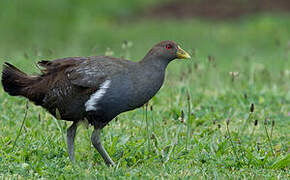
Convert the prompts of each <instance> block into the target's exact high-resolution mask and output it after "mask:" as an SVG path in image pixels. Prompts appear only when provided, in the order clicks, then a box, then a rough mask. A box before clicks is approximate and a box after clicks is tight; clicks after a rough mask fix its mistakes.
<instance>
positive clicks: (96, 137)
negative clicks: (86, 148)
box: [91, 128, 115, 166]
mask: <svg viewBox="0 0 290 180" xmlns="http://www.w3.org/2000/svg"><path fill="white" fill-rule="evenodd" d="M100 132H101V130H100V129H97V128H95V129H94V131H93V133H92V137H91V141H92V143H93V145H94V147H95V148H96V149H97V150H98V152H99V153H100V154H101V156H102V158H103V159H104V160H105V162H106V164H107V165H108V166H115V163H114V162H113V161H112V159H111V158H110V156H109V154H108V153H107V151H106V150H105V148H104V147H103V146H102V144H101V137H100Z"/></svg>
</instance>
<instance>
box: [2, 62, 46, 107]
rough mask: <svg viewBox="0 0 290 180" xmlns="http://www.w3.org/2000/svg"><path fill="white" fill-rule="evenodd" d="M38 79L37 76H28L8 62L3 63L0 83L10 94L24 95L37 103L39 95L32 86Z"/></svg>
mask: <svg viewBox="0 0 290 180" xmlns="http://www.w3.org/2000/svg"><path fill="white" fill-rule="evenodd" d="M39 80H40V79H39V77H37V76H29V75H27V74H26V73H24V72H22V71H21V70H19V69H18V68H16V67H15V66H13V65H12V64H10V63H8V62H5V64H4V65H3V72H2V80H1V81H2V85H3V88H4V90H5V91H6V92H7V93H8V94H10V95H11V96H24V97H26V98H28V99H29V100H31V101H34V102H35V103H36V104H39V103H38V101H39V100H40V98H41V97H40V96H41V95H40V93H37V92H36V91H37V89H35V88H34V87H35V86H36V83H38V82H39Z"/></svg>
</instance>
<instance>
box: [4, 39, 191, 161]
mask: <svg viewBox="0 0 290 180" xmlns="http://www.w3.org/2000/svg"><path fill="white" fill-rule="evenodd" d="M190 58H191V56H190V55H189V54H188V53H187V52H186V51H184V50H183V49H181V48H180V46H179V45H178V44H177V43H176V42H174V41H172V40H165V41H161V42H159V43H158V44H156V45H155V46H153V48H151V49H150V50H149V51H148V53H147V54H146V55H145V56H144V58H143V59H142V60H140V61H138V62H134V61H129V60H126V59H121V58H114V57H109V56H89V57H67V58H60V59H55V60H51V61H48V60H42V61H39V62H38V65H39V67H40V71H41V73H39V74H38V75H28V74H26V73H25V72H23V71H21V70H19V69H18V68H17V67H15V66H14V65H12V64H10V63H8V62H5V63H4V64H3V71H2V79H1V82H2V85H3V88H4V91H5V92H7V93H8V94H9V95H11V96H22V97H25V98H27V99H28V100H30V101H32V102H33V103H34V104H35V105H38V106H41V107H43V108H44V109H46V110H47V111H48V112H49V113H50V114H51V115H53V116H54V117H56V118H59V119H61V120H65V121H71V122H72V124H71V126H70V127H69V128H68V129H67V137H66V138H67V148H68V155H69V159H70V160H71V161H72V162H75V152H74V149H75V136H76V130H77V127H78V125H79V124H80V123H81V122H83V121H87V122H88V123H89V125H91V126H93V128H94V130H93V132H92V135H91V142H92V144H93V146H94V147H95V148H96V150H97V151H98V152H99V154H100V155H101V157H102V158H103V160H104V161H105V163H106V164H107V165H108V166H114V165H115V163H114V162H113V160H112V159H111V157H110V156H109V154H108V153H107V151H106V150H105V148H104V147H103V146H102V143H101V136H100V132H101V130H102V129H103V128H104V127H105V126H106V125H107V124H108V123H109V122H110V121H111V120H112V119H114V118H115V117H116V116H118V115H119V114H121V113H123V112H126V111H130V110H133V109H136V108H139V107H142V106H143V105H144V104H146V103H147V102H148V101H149V100H150V99H151V98H152V97H153V96H154V95H155V94H156V93H157V92H158V91H159V89H160V88H161V86H162V84H163V82H164V78H165V71H166V67H167V66H168V64H169V63H170V62H171V61H173V60H174V59H190Z"/></svg>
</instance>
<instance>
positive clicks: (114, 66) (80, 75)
mask: <svg viewBox="0 0 290 180" xmlns="http://www.w3.org/2000/svg"><path fill="white" fill-rule="evenodd" d="M131 63H133V62H131V61H127V60H122V59H115V58H111V57H106V56H93V57H88V59H86V60H84V61H81V62H80V63H79V65H78V66H72V67H70V68H68V69H67V70H66V71H65V73H66V74H67V77H68V79H69V80H70V82H71V83H72V84H74V85H76V86H81V87H99V85H100V84H101V83H103V82H104V81H105V79H108V78H111V77H112V76H114V75H116V74H118V73H122V72H126V71H127V70H128V66H129V64H131Z"/></svg>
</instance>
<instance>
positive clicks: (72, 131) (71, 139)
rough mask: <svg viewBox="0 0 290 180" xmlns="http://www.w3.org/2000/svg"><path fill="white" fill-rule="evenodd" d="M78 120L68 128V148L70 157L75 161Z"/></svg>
mask: <svg viewBox="0 0 290 180" xmlns="http://www.w3.org/2000/svg"><path fill="white" fill-rule="evenodd" d="M77 127H78V126H77V122H74V123H73V124H72V125H71V126H70V127H69V128H68V129H67V148H68V154H69V159H70V160H71V161H72V162H74V161H75V136H76V131H77Z"/></svg>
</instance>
